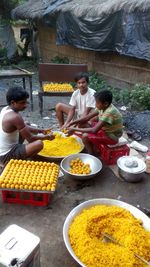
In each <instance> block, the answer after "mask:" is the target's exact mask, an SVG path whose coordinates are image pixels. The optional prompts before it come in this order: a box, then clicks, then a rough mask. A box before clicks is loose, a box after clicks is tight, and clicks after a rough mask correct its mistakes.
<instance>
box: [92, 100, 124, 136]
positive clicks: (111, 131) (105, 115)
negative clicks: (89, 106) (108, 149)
mask: <svg viewBox="0 0 150 267" xmlns="http://www.w3.org/2000/svg"><path fill="white" fill-rule="evenodd" d="M97 111H98V112H99V120H100V121H103V122H105V125H104V126H103V127H102V129H103V130H104V131H105V132H106V134H107V135H108V136H109V137H110V138H112V139H114V140H117V139H118V138H119V137H120V136H121V135H122V133H123V120H122V115H121V113H120V112H119V110H118V109H117V108H116V107H115V106H114V105H113V104H111V105H110V106H109V107H108V108H107V109H106V110H105V111H103V110H98V109H97Z"/></svg>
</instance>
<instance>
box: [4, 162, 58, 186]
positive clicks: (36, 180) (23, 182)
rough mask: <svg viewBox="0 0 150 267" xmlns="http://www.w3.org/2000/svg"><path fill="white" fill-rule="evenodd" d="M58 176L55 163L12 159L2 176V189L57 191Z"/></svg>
mask: <svg viewBox="0 0 150 267" xmlns="http://www.w3.org/2000/svg"><path fill="white" fill-rule="evenodd" d="M58 175H59V166H58V165H57V164H55V163H49V162H40V161H39V162H38V161H29V160H28V161H26V160H14V159H11V160H10V161H9V163H8V164H7V165H6V167H5V169H4V171H3V173H2V174H1V176H0V188H7V189H22V190H33V191H36V190H37V191H55V189H56V184H57V179H58Z"/></svg>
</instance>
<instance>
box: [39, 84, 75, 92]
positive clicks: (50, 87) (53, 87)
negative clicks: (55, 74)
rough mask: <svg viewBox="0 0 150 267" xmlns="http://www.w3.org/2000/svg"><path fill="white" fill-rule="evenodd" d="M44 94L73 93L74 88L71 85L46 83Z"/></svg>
mask: <svg viewBox="0 0 150 267" xmlns="http://www.w3.org/2000/svg"><path fill="white" fill-rule="evenodd" d="M43 90H44V92H73V91H74V90H73V87H72V85H71V84H69V83H63V84H61V83H45V84H44V85H43Z"/></svg>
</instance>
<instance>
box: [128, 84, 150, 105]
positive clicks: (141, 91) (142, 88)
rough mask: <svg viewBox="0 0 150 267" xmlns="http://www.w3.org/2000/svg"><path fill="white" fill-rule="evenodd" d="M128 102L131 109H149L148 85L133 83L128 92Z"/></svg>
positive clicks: (149, 88) (149, 93) (149, 86)
mask: <svg viewBox="0 0 150 267" xmlns="http://www.w3.org/2000/svg"><path fill="white" fill-rule="evenodd" d="M130 104H131V108H132V109H136V110H145V109H148V110H150V85H149V84H135V85H134V86H133V88H131V92H130Z"/></svg>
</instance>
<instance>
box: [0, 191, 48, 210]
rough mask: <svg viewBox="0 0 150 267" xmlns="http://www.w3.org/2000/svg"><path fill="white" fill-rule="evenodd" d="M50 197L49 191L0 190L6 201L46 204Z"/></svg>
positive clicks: (34, 204)
mask: <svg viewBox="0 0 150 267" xmlns="http://www.w3.org/2000/svg"><path fill="white" fill-rule="evenodd" d="M51 198H52V194H51V193H39V192H37V193H36V192H25V191H9V190H8V191H7V190H2V200H3V202H6V203H17V204H24V205H33V206H47V205H48V204H49V202H50V200H51Z"/></svg>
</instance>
